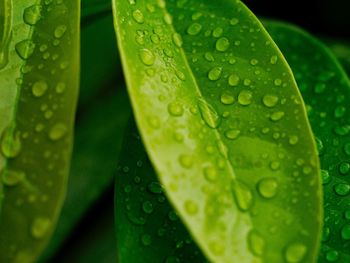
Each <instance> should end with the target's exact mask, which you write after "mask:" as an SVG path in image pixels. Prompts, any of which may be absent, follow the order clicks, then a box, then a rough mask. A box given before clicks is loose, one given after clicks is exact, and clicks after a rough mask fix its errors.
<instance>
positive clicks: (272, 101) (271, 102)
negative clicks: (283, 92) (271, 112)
mask: <svg viewBox="0 0 350 263" xmlns="http://www.w3.org/2000/svg"><path fill="white" fill-rule="evenodd" d="M277 102H278V97H277V96H275V95H265V96H264V97H263V103H264V105H265V106H266V107H268V108H272V107H275V106H276V104H277Z"/></svg>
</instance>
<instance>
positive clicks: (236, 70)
mask: <svg viewBox="0 0 350 263" xmlns="http://www.w3.org/2000/svg"><path fill="white" fill-rule="evenodd" d="M113 4H114V14H115V22H116V29H117V37H118V41H119V42H118V44H119V48H120V52H121V57H122V62H123V66H124V73H125V77H126V80H127V83H128V91H129V95H130V98H131V101H132V105H133V109H134V114H135V118H136V122H137V125H138V127H139V129H140V133H141V136H142V138H143V141H144V143H145V146H146V150H147V152H148V154H149V156H150V159H151V161H152V163H153V165H154V167H155V169H156V171H157V174H158V176H159V178H160V181H161V182H162V183H163V185H164V187H165V189H166V193H167V195H168V197H169V200H170V201H171V203H172V204H173V205H174V206H175V208H176V210H177V211H178V213H179V216H180V217H181V218H182V220H183V222H184V223H185V225H186V226H187V227H188V229H189V231H190V233H191V234H192V236H193V238H194V239H195V240H196V242H197V244H198V245H199V246H200V247H201V249H202V251H203V252H204V254H205V255H206V256H207V257H208V259H209V260H211V261H217V262H231V261H232V259H234V260H235V261H239V262H252V261H254V262H261V261H262V260H264V261H267V262H283V261H289V262H300V261H306V262H312V261H314V260H315V258H316V255H317V252H318V241H319V234H320V228H321V221H322V206H321V205H322V198H321V191H320V190H321V187H320V182H319V167H318V158H317V156H316V149H315V145H314V141H313V138H312V135H311V131H310V128H309V124H308V121H307V118H306V113H305V109H304V105H303V102H302V99H301V97H300V94H299V92H298V90H297V87H296V84H295V81H294V78H293V76H292V74H291V71H290V69H289V67H288V65H287V63H286V62H285V60H284V58H283V57H282V55H281V53H280V52H279V50H278V49H277V47H276V46H275V45H274V43H273V42H272V40H271V39H270V37H269V36H268V34H267V33H266V31H265V30H264V28H263V27H262V26H261V25H260V23H259V21H258V20H257V19H256V18H255V17H254V16H253V14H252V13H251V12H250V11H249V10H248V9H247V8H246V7H245V6H244V5H243V4H242V3H241V2H239V1H232V2H228V1H216V2H212V1H201V2H200V3H199V2H198V1H174V0H169V1H151V0H149V1H145V0H144V1H133V0H130V1H121V0H115V1H113ZM194 10H195V11H194ZM302 193H303V194H302ZM304 211H308V212H307V213H305V212H304ZM266 215H271V216H269V217H267V216H266ZM233 248H234V249H233Z"/></svg>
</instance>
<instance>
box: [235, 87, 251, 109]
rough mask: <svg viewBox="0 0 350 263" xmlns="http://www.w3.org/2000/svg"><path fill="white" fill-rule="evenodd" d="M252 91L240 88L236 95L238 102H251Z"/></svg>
mask: <svg viewBox="0 0 350 263" xmlns="http://www.w3.org/2000/svg"><path fill="white" fill-rule="evenodd" d="M252 99H253V93H252V92H251V91H249V90H242V91H241V92H240V93H239V95H238V103H239V104H241V105H243V106H248V105H250V104H251V103H252Z"/></svg>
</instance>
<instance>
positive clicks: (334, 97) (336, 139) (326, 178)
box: [266, 22, 350, 262]
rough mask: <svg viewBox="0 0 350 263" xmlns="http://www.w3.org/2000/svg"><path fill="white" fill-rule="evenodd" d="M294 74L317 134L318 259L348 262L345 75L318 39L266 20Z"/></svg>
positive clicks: (349, 132) (349, 131)
mask: <svg viewBox="0 0 350 263" xmlns="http://www.w3.org/2000/svg"><path fill="white" fill-rule="evenodd" d="M266 25H267V28H268V30H269V32H270V34H271V35H272V37H273V38H274V40H275V41H276V42H277V44H278V46H279V47H280V48H281V50H282V52H283V53H284V54H285V56H286V58H287V60H288V62H289V64H290V65H291V67H292V69H293V72H294V74H295V76H296V79H297V82H298V84H299V87H300V90H301V92H302V95H303V98H304V101H305V103H306V104H307V107H308V115H309V119H310V122H311V125H312V128H313V131H314V134H315V136H316V141H317V144H318V149H319V156H320V160H321V168H322V170H321V175H322V179H323V187H324V196H325V203H324V211H325V222H324V229H323V238H322V249H321V255H320V258H319V262H350V107H349V100H350V81H349V79H348V77H347V75H346V73H345V72H344V70H343V69H342V68H341V66H340V64H339V62H338V61H337V60H336V59H335V57H334V56H333V54H332V53H331V52H330V51H329V50H328V49H327V48H326V47H325V46H324V45H323V44H322V43H320V42H319V41H318V40H316V39H314V38H313V37H311V36H310V35H308V34H307V33H305V32H303V31H301V30H300V29H298V28H296V27H293V26H290V25H286V24H283V23H271V22H270V23H266Z"/></svg>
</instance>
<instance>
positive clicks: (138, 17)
mask: <svg viewBox="0 0 350 263" xmlns="http://www.w3.org/2000/svg"><path fill="white" fill-rule="evenodd" d="M132 17H133V18H134V20H135V21H136V22H137V23H139V24H142V23H144V22H145V19H144V17H143V14H142V12H141V11H140V10H139V9H137V10H135V11H134V12H132Z"/></svg>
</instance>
